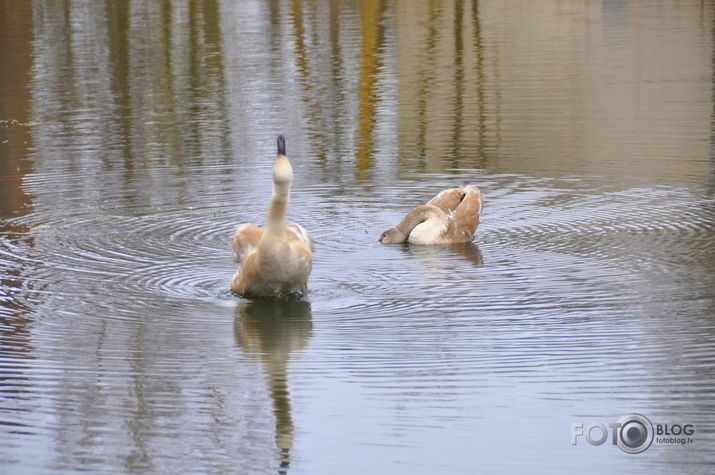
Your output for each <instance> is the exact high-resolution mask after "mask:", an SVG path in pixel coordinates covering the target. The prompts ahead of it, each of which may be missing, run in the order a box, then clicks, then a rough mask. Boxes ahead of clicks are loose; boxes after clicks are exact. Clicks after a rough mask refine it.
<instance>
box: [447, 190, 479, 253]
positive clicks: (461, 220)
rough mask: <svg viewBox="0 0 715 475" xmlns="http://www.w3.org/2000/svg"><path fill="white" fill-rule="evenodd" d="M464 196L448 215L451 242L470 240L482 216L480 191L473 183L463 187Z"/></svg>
mask: <svg viewBox="0 0 715 475" xmlns="http://www.w3.org/2000/svg"><path fill="white" fill-rule="evenodd" d="M463 190H464V198H463V199H462V202H461V203H459V206H457V208H456V209H455V210H454V212H453V213H452V215H451V217H450V224H449V230H448V234H450V235H451V236H450V237H451V238H452V242H463V241H471V240H472V238H473V237H474V232H475V231H476V230H477V226H478V225H479V219H480V218H481V216H482V208H483V205H484V202H483V200H482V193H481V192H480V191H479V188H477V187H476V186H474V185H467V186H465V187H464V188H463Z"/></svg>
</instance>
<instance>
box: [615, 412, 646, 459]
mask: <svg viewBox="0 0 715 475" xmlns="http://www.w3.org/2000/svg"><path fill="white" fill-rule="evenodd" d="M618 422H619V423H620V424H621V427H620V428H619V429H618V440H617V444H618V446H619V447H620V448H621V450H622V451H624V452H626V453H629V454H639V453H641V452H643V451H644V450H645V449H647V448H648V447H650V444H652V443H653V424H651V423H650V421H649V420H648V418H647V417H646V416H642V415H640V414H626V415H625V416H623V417H621V418H620V419H618Z"/></svg>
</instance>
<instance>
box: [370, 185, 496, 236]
mask: <svg viewBox="0 0 715 475" xmlns="http://www.w3.org/2000/svg"><path fill="white" fill-rule="evenodd" d="M483 205H484V201H483V200H482V194H481V192H480V191H479V188H477V187H476V186H474V185H466V186H461V187H458V188H450V189H448V190H444V191H442V192H440V193H438V194H437V196H435V197H434V198H432V199H431V200H430V201H428V202H427V204H426V205H422V206H418V207H416V208H414V209H413V210H412V211H410V212H409V213H407V216H405V218H404V219H403V220H402V221H400V222H399V223H398V224H397V226H395V227H394V228H391V229H388V230H387V231H385V232H384V233H382V235H381V236H380V242H381V243H383V244H395V243H404V242H408V243H410V244H454V243H461V242H469V241H471V240H472V239H473V238H474V233H475V232H476V230H477V226H478V225H479V220H480V218H481V216H482V208H483Z"/></svg>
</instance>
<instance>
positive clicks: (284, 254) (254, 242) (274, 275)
mask: <svg viewBox="0 0 715 475" xmlns="http://www.w3.org/2000/svg"><path fill="white" fill-rule="evenodd" d="M292 181H293V168H292V167H291V165H290V162H289V161H288V157H286V155H285V137H283V136H282V135H280V136H278V158H276V161H275V162H274V163H273V195H272V197H271V205H270V207H269V208H268V216H267V218H266V229H265V230H263V229H261V228H259V227H258V226H256V225H255V224H253V223H246V224H241V225H239V226H238V227H237V228H236V234H235V235H234V237H233V242H232V247H233V256H234V259H235V260H236V262H237V263H238V264H239V266H240V268H239V270H238V272H236V274H234V276H233V278H232V279H231V290H232V291H234V292H236V293H238V294H241V295H247V296H256V297H268V296H285V295H290V294H301V293H303V292H305V290H306V288H307V286H308V275H310V270H311V268H312V266H313V249H312V242H311V239H310V236H309V235H308V232H307V231H306V230H305V229H304V228H303V227H302V226H300V225H298V224H289V225H286V224H285V213H286V208H287V207H288V198H289V195H290V185H291V182H292Z"/></svg>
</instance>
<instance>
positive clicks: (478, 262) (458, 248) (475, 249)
mask: <svg viewBox="0 0 715 475" xmlns="http://www.w3.org/2000/svg"><path fill="white" fill-rule="evenodd" d="M449 249H450V250H451V251H452V252H454V253H455V254H459V255H460V256H464V258H465V259H466V260H468V261H469V262H471V263H472V264H474V265H475V267H481V266H482V265H484V259H483V258H482V251H480V250H479V246H477V245H476V244H474V243H473V242H460V243H457V244H452V245H451V246H449Z"/></svg>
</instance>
